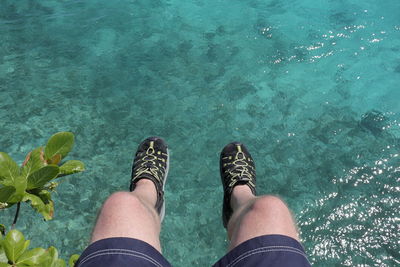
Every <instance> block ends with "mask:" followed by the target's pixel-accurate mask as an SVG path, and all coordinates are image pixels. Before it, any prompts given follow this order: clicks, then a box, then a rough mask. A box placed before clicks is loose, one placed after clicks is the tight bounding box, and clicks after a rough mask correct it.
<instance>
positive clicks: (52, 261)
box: [43, 247, 66, 267]
mask: <svg viewBox="0 0 400 267" xmlns="http://www.w3.org/2000/svg"><path fill="white" fill-rule="evenodd" d="M47 252H48V253H49V254H48V255H49V257H48V259H47V261H46V262H44V263H45V264H43V266H46V267H66V264H65V261H64V260H62V259H59V258H58V251H57V249H56V248H55V247H49V248H48V249H47Z"/></svg>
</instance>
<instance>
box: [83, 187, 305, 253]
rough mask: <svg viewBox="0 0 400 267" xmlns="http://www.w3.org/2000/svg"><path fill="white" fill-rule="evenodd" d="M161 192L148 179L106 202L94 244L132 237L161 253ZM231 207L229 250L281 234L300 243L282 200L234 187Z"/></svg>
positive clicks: (290, 215)
mask: <svg viewBox="0 0 400 267" xmlns="http://www.w3.org/2000/svg"><path fill="white" fill-rule="evenodd" d="M156 201H157V193H156V189H155V186H154V183H153V182H152V181H150V180H148V179H141V180H139V181H138V182H137V184H136V188H135V190H134V191H133V192H117V193H114V194H112V195H111V196H110V197H109V198H108V199H107V200H106V202H105V203H104V205H103V207H102V209H101V211H100V214H99V217H98V219H97V222H96V226H95V228H94V230H93V234H92V239H91V243H93V242H95V241H97V240H100V239H104V238H110V237H131V238H136V239H139V240H142V241H144V242H146V243H148V244H150V245H152V246H153V247H154V248H156V249H157V250H158V251H159V252H161V245H160V239H159V235H160V230H161V220H160V217H159V215H158V213H157V211H156V210H155V208H154V205H155V203H156ZM231 206H232V209H233V211H234V212H233V215H232V217H231V219H230V220H229V223H228V227H227V233H228V238H229V240H230V245H229V250H231V249H233V248H234V247H236V246H237V245H239V244H241V243H243V242H244V241H246V240H249V239H251V238H253V237H257V236H261V235H269V234H280V235H286V236H289V237H292V238H294V239H296V240H299V236H298V232H297V229H296V226H295V222H294V220H293V217H292V214H291V212H290V210H289V209H288V208H287V206H286V204H285V203H284V202H283V201H282V200H281V199H280V198H278V197H275V196H271V195H265V196H258V197H255V196H254V195H253V194H252V193H251V190H250V188H249V187H248V186H246V185H238V186H236V187H234V189H233V193H232V197H231Z"/></svg>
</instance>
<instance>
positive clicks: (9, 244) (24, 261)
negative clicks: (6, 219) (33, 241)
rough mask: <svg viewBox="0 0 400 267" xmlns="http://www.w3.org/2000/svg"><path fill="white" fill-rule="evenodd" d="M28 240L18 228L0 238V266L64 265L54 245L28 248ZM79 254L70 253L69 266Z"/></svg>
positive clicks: (59, 266)
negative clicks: (46, 247) (45, 247)
mask: <svg viewBox="0 0 400 267" xmlns="http://www.w3.org/2000/svg"><path fill="white" fill-rule="evenodd" d="M29 244H30V240H25V237H24V235H23V234H22V233H21V232H20V231H18V230H11V231H9V232H8V234H7V235H6V236H1V239H0V267H9V266H13V267H14V266H15V267H26V266H37V267H39V266H40V267H65V266H66V263H65V261H64V260H62V259H59V258H58V251H57V249H56V248H55V247H49V248H48V249H44V248H34V249H30V250H28V247H29ZM78 258H79V255H76V254H74V255H72V256H71V257H70V259H69V266H70V267H73V266H74V264H75V262H76V261H77V260H78Z"/></svg>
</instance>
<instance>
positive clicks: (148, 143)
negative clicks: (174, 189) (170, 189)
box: [130, 137, 169, 221]
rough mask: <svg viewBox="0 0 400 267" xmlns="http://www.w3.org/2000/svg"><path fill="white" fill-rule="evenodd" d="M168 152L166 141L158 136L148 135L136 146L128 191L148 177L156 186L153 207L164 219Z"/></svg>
mask: <svg viewBox="0 0 400 267" xmlns="http://www.w3.org/2000/svg"><path fill="white" fill-rule="evenodd" d="M168 169H169V154H168V146H167V143H166V142H165V141H164V140H163V139H161V138H160V137H149V138H147V139H146V140H144V141H143V142H142V143H141V144H140V145H139V147H138V149H137V152H136V155H135V158H134V160H133V165H132V176H131V185H130V191H133V190H135V188H136V183H137V182H138V181H139V180H141V179H149V180H151V181H152V182H153V183H154V185H155V186H156V191H157V202H156V205H155V209H156V210H157V212H158V214H159V215H160V218H161V221H162V220H163V219H164V214H165V203H164V187H165V182H166V180H167V176H168Z"/></svg>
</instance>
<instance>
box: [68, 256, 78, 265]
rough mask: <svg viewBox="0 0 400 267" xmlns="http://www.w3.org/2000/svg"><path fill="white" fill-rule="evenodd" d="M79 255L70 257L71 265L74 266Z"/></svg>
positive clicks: (69, 262) (69, 263)
mask: <svg viewBox="0 0 400 267" xmlns="http://www.w3.org/2000/svg"><path fill="white" fill-rule="evenodd" d="M79 257H80V256H79V255H78V254H73V255H71V257H69V261H68V265H69V267H74V266H75V263H76V262H77V261H78V259H79Z"/></svg>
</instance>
